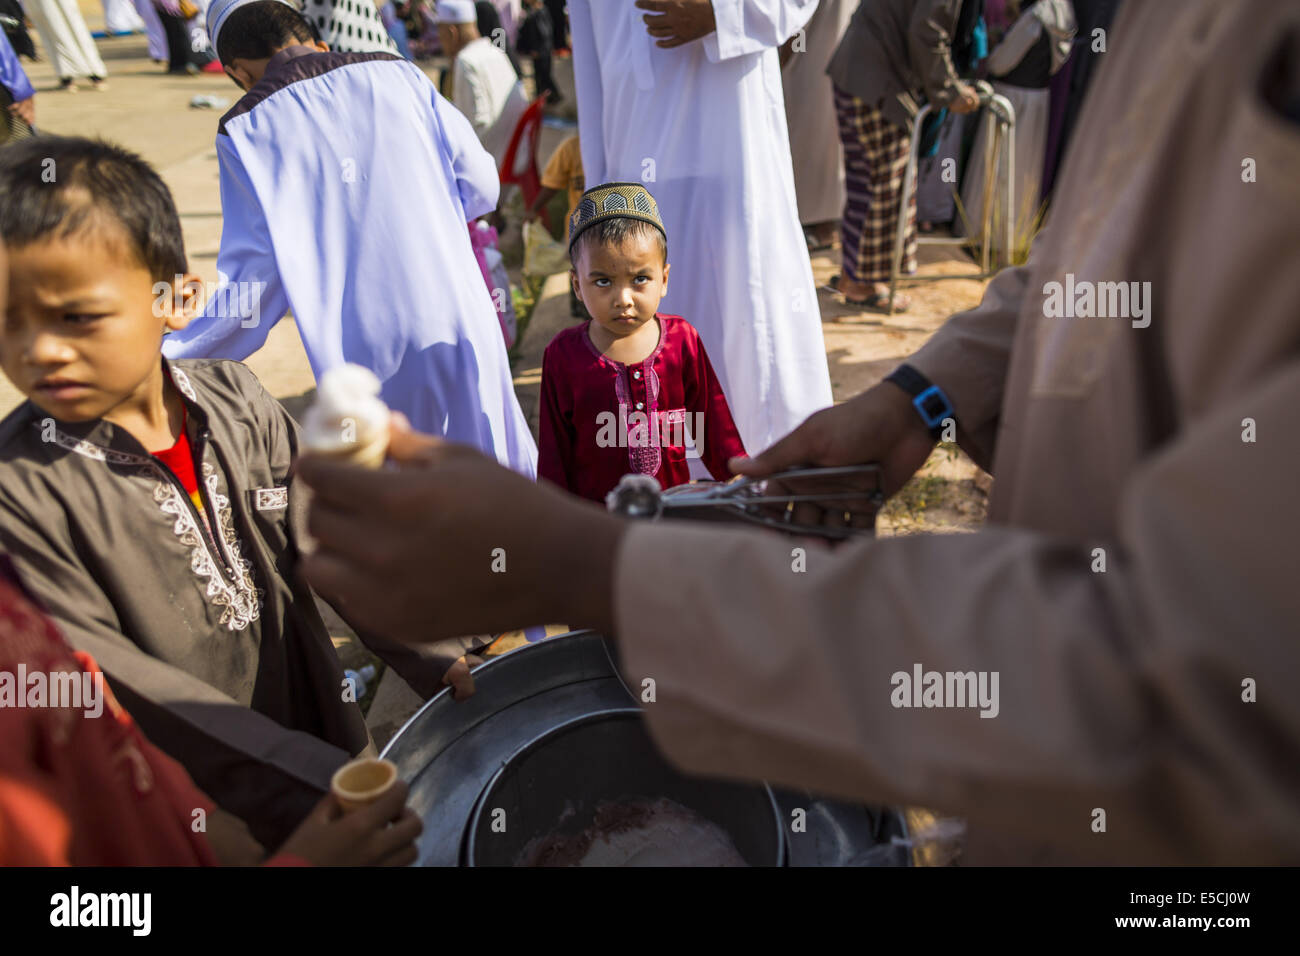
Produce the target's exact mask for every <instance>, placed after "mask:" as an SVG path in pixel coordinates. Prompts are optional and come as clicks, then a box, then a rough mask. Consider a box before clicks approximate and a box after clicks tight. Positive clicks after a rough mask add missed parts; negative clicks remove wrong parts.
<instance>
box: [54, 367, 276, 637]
mask: <svg viewBox="0 0 1300 956" xmlns="http://www.w3.org/2000/svg"><path fill="white" fill-rule="evenodd" d="M176 384H177V387H178V388H181V390H182V391H184V390H185V389H188V388H190V385H189V382H188V380H187V381H185V383H184V385H183V386H182V385H181V383H180V382H179V381H178V382H177V383H176ZM192 391H193V390H192V389H191V392H192ZM54 441H55V443H56V444H57V445H58V446H59V447H60V448H66V449H67V450H68V451H72V452H76V453H77V454H78V455H82V456H84V457H86V458H90V459H93V460H95V461H103V462H107V463H109V464H112V465H135V466H137V467H138V468H139V474H140V476H141V477H145V478H152V479H154V489H153V499H154V501H155V502H156V503H157V505H158V507H159V510H161V511H162V513H163V514H164V515H167V516H168V517H170V518H172V519H173V521H172V533H173V534H175V535H176V537H178V538H179V539H180V541H181V544H183V545H185V546H186V547H188V548H189V549H190V571H191V572H193V574H194V575H195V576H196V577H199V578H204V579H206V588H205V597H206V598H207V599H208V601H210V602H211V603H212V604H213V605H215V606H216V607H219V608H222V609H223V610H222V612H221V621H220V623H221V624H223V625H224V626H225V627H227V628H228V629H230V630H232V631H242V630H244V628H246V627H248V625H249V624H251V623H252V622H253V621H256V620H257V619H258V618H259V617H260V616H261V613H262V602H261V597H262V592H261V591H260V589H258V588H257V587H256V585H255V584H254V583H253V579H252V574H251V571H252V567H253V565H252V562H251V561H249V560H248V559H247V558H245V557H244V552H243V547H242V545H241V544H240V541H239V537H238V535H237V534H236V533H235V527H234V519H233V517H232V515H231V513H230V499H229V498H227V497H226V496H225V495H223V494H218V492H217V476H216V475H215V474H214V473H213V468H212V465H211V464H209V463H208V462H206V461H205V462H204V463H203V469H202V470H203V475H204V479H205V482H204V483H205V484H206V486H207V489H208V496H209V497H210V498H211V500H212V503H213V507H214V508H216V511H217V519H218V523H219V524H220V526H221V537H220V538H218V537H217V536H216V534H214V535H213V538H214V539H216V540H217V541H218V542H219V545H220V547H222V549H223V551H224V554H222V555H221V557H222V558H224V560H223V562H222V565H224V566H225V567H226V577H223V576H222V574H221V566H222V565H218V564H217V561H216V560H214V556H213V554H212V549H211V548H210V547H209V546H208V540H207V535H205V534H204V533H203V531H202V529H200V527H199V525H198V522H197V521H196V520H195V517H194V509H193V507H192V506H191V502H190V501H189V499H188V496H186V495H184V493H183V492H182V491H181V489H180V488H179V487H178V486H177V484H176V483H175V482H174V481H171V480H169V479H168V477H167V475H166V473H165V472H164V471H163V470H162V466H161V465H159V464H158V463H157V462H156V461H154V460H153V459H152V458H146V457H144V456H143V455H134V454H131V453H130V452H124V451H115V450H113V449H111V448H104V447H102V446H101V445H96V444H95V443H94V442H88V441H83V440H82V439H80V438H75V437H73V436H72V435H69V434H66V433H65V432H63V431H60V430H59V429H58V428H56V429H55V430H54ZM227 577H228V578H229V579H230V580H231V581H233V582H234V584H233V585H231V584H229V583H227V580H226V578H227Z"/></svg>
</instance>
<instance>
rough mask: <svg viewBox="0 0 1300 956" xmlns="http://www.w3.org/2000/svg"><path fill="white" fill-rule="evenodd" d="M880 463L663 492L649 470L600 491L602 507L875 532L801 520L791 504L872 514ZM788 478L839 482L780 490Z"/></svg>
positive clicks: (823, 533)
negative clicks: (809, 489) (861, 508)
mask: <svg viewBox="0 0 1300 956" xmlns="http://www.w3.org/2000/svg"><path fill="white" fill-rule="evenodd" d="M880 482H881V478H880V466H879V465H875V464H871V465H848V466H843V467H836V468H795V469H791V470H788V471H782V472H778V473H776V474H774V475H769V476H768V477H767V478H749V477H737V478H733V479H732V480H731V481H727V482H699V483H696V484H690V485H679V486H677V487H676V488H670V489H669V490H667V491H663V490H662V489H660V487H659V482H658V481H656V480H655V479H654V478H652V477H651V476H649V475H624V476H623V477H622V478H621V479H620V480H619V483H618V485H617V486H616V487H615V488H614V490H613V491H611V492H610V493H609V494H608V495H606V496H605V506H606V507H607V508H608V509H609V510H610V511H611V512H613V513H614V514H620V515H623V516H625V517H628V518H648V519H651V520H653V519H657V518H690V519H693V520H699V521H739V522H744V523H747V524H753V525H758V526H760V527H765V528H772V529H774V530H776V531H784V532H786V533H788V534H796V535H813V536H818V537H823V538H829V539H831V540H836V541H840V540H844V539H845V538H852V537H857V536H860V535H868V536H869V535H872V534H874V533H875V527H874V522H873V524H872V526H868V527H864V528H853V527H849V526H848V525H847V523H846V524H845V525H844V526H827V525H806V524H802V523H798V522H796V521H795V520H794V508H795V505H797V504H802V503H805V502H809V503H813V504H818V503H820V504H831V503H834V505H835V506H836V507H837V508H838V507H843V508H844V510H845V511H846V512H848V511H852V510H857V505H858V503H862V504H865V505H866V506H868V507H869V508H870V510H871V512H872V514H873V516H874V514H875V512H876V511H878V510H879V509H880V506H881V504H883V503H884V500H885V496H884V493H883V492H882V490H881V484H880ZM790 483H795V484H796V486H797V485H798V484H804V485H816V484H827V483H832V484H835V483H842V484H843V485H844V486H845V487H844V488H842V489H836V490H832V491H825V492H815V493H806V494H798V493H793V492H787V491H784V490H782V489H784V488H785V487H788V485H789V484H790Z"/></svg>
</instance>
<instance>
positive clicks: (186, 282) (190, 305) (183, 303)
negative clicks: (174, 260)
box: [164, 272, 203, 332]
mask: <svg viewBox="0 0 1300 956" xmlns="http://www.w3.org/2000/svg"><path fill="white" fill-rule="evenodd" d="M172 302H173V306H172V308H171V309H170V310H169V311H168V312H167V314H166V315H165V316H164V319H165V321H166V325H167V328H169V329H171V330H172V331H173V332H179V331H180V330H181V329H183V328H185V326H187V325H189V324H190V322H191V321H192V320H193V319H194V317H195V316H197V315H198V314H199V312H200V311H202V309H203V280H202V279H200V278H199V277H198V276H196V275H195V274H194V273H192V272H190V273H186V274H185V275H183V276H179V277H178V281H177V283H176V284H175V285H174V286H173V287H172Z"/></svg>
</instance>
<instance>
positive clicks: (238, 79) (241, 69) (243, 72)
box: [224, 57, 257, 93]
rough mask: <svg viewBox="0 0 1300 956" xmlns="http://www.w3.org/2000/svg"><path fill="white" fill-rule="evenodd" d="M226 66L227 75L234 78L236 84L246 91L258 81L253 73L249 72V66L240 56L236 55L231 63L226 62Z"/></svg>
mask: <svg viewBox="0 0 1300 956" xmlns="http://www.w3.org/2000/svg"><path fill="white" fill-rule="evenodd" d="M224 66H225V69H226V76H228V77H230V78H231V79H232V80H234V81H235V85H236V86H237V87H239V88H240V89H241V90H243V91H244V92H245V93H247V92H248V91H249V90H251V89H252V88H253V84H255V83H256V82H257V80H256V79H255V78H254V77H253V74H252V73H250V72H248V68H247V67H245V66H244V61H243V60H241V59H240V58H239V57H236V58H235V59H234V60H233V61H231V62H230V63H226V64H224Z"/></svg>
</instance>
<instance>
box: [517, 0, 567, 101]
mask: <svg viewBox="0 0 1300 956" xmlns="http://www.w3.org/2000/svg"><path fill="white" fill-rule="evenodd" d="M551 37H552V31H551V15H550V14H549V13H548V12H547V11H546V8H545V7H536V8H534V9H532V10H530V11H528V16H526V17H525V18H524V22H523V23H522V24H520V26H519V36H518V37H517V38H516V43H515V45H516V47H517V48H518V50H519V52H520V53H522V54H524V55H526V56H529V57H531V58H532V61H533V81H534V82H535V83H536V84H537V95H538V96H541V95H542V94H543V93H549V94H550V95H551V102H552V103H557V102H559V101H560V100H561V99H563V98H564V96H563V94H562V93H560V88H559V87H558V86H556V85H555V79H554V77H552V76H551V50H552V46H551Z"/></svg>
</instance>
